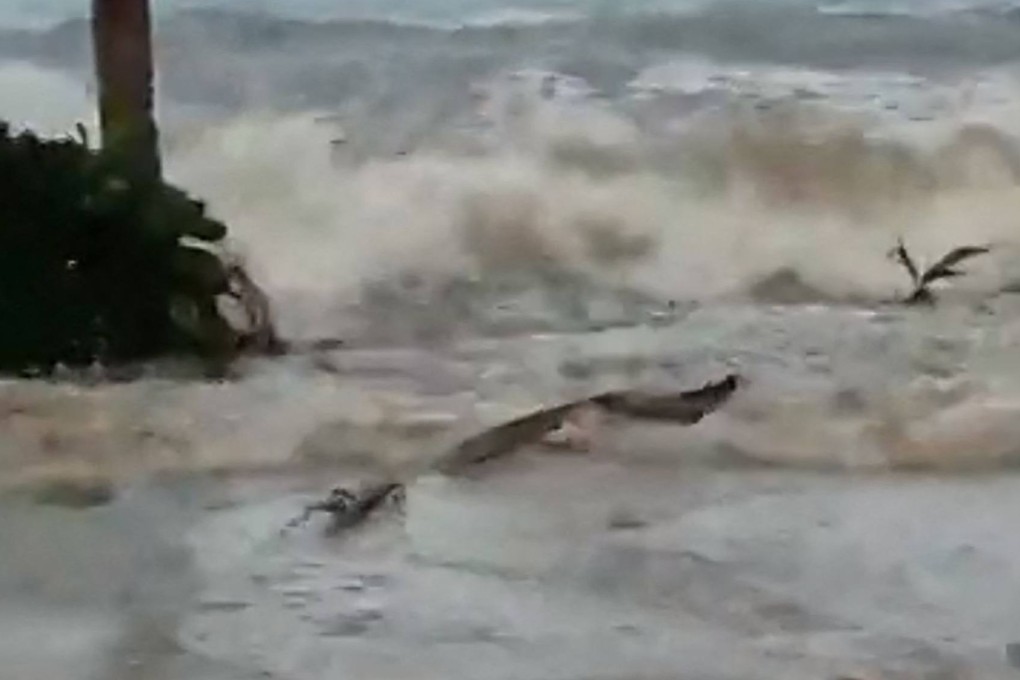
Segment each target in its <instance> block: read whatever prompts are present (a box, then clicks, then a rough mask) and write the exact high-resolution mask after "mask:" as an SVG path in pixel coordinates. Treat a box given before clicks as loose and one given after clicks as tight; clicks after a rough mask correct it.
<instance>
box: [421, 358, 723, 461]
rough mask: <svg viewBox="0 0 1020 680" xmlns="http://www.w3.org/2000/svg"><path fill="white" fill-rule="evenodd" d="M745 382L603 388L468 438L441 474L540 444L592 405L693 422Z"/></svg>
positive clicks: (643, 416)
mask: <svg viewBox="0 0 1020 680" xmlns="http://www.w3.org/2000/svg"><path fill="white" fill-rule="evenodd" d="M741 382H742V380H741V378H740V377H739V376H737V375H735V374H730V375H727V376H726V377H725V378H723V379H722V380H719V381H717V382H710V383H708V384H706V385H704V386H703V387H701V388H699V389H696V390H690V391H687V392H675V393H670V394H650V393H646V392H640V391H637V390H627V391H613V392H604V393H602V394H599V395H596V396H594V397H588V398H586V399H581V400H578V401H573V402H569V403H567V404H562V405H560V406H555V407H553V408H546V409H540V410H538V411H535V412H533V413H530V414H528V415H525V416H522V417H520V418H515V419H514V420H511V421H509V422H507V423H503V424H502V425H498V426H496V427H493V428H490V429H488V430H485V431H484V432H482V433H480V434H478V435H475V436H474V437H470V438H469V439H466V440H465V441H463V442H461V443H460V444H458V445H457V446H455V447H454V448H453V449H451V450H450V451H449V452H448V453H447V454H446V456H444V457H443V458H442V459H441V460H440V462H439V464H438V465H437V467H438V469H439V470H440V471H441V472H445V473H453V472H456V471H458V470H461V469H463V468H465V467H467V466H471V465H475V464H478V463H482V462H485V461H487V460H490V459H493V458H497V457H499V456H503V455H506V454H508V453H512V452H514V451H516V450H517V449H519V448H520V447H522V446H526V445H528V444H535V443H538V442H539V441H540V440H541V439H542V438H543V437H545V436H546V435H548V434H550V433H551V432H552V431H553V430H555V429H557V428H560V427H562V426H563V424H564V422H565V421H566V419H567V417H568V416H569V415H570V414H572V413H573V412H575V411H576V410H578V409H581V408H585V407H590V406H591V405H595V406H597V407H599V408H601V409H602V410H604V411H606V412H608V413H613V414H617V415H622V416H625V417H628V418H636V419H642V420H658V421H671V422H675V423H679V424H681V425H693V424H695V423H697V422H699V421H700V420H701V419H702V418H704V417H705V416H706V415H707V414H709V413H711V412H712V411H714V410H716V409H717V408H719V406H721V405H722V404H723V403H724V402H726V401H727V400H728V399H729V398H730V396H732V394H733V393H734V392H735V391H736V390H737V388H738V387H739V386H740V384H741Z"/></svg>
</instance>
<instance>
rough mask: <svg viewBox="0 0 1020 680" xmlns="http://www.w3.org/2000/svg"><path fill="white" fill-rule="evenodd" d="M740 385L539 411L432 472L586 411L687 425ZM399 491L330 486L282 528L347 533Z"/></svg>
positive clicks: (625, 394) (476, 459)
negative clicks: (318, 520)
mask: <svg viewBox="0 0 1020 680" xmlns="http://www.w3.org/2000/svg"><path fill="white" fill-rule="evenodd" d="M742 382H743V381H742V379H741V378H740V377H739V376H737V375H733V374H730V375H727V376H726V377H725V378H723V379H722V380H719V381H717V382H710V383H707V384H706V385H704V386H703V387H700V388H698V389H696V390H690V391H687V392H676V393H671V394H664V395H654V394H647V393H644V392H639V391H636V390H628V391H617V392H604V393H602V394H599V395H596V396H594V397H588V398H586V399H580V400H577V401H572V402H569V403H566V404H562V405H560V406H556V407H553V408H545V409H539V410H538V411H535V412H533V413H529V414H528V415H525V416H522V417H520V418H515V419H513V420H511V421H509V422H506V423H503V424H502V425H497V426H496V427H492V428H489V429H487V430H485V431H483V432H481V433H479V434H477V435H475V436H473V437H469V438H468V439H465V440H464V441H462V442H460V443H459V444H457V445H456V446H454V447H453V448H452V449H450V450H449V451H448V452H447V453H446V454H445V455H443V456H441V457H440V459H439V461H438V462H437V463H436V464H435V465H434V466H433V468H434V469H435V470H437V471H439V472H441V473H443V474H447V475H451V474H457V473H459V472H462V471H464V470H465V469H467V468H470V467H472V466H474V465H478V464H480V463H484V462H486V461H489V460H492V459H494V458H498V457H500V456H504V455H507V454H510V453H513V452H514V451H516V450H518V449H520V448H521V447H523V446H527V445H529V444H537V443H538V442H539V441H540V440H542V439H543V438H544V437H546V436H547V435H548V434H549V433H551V432H552V431H553V430H555V429H557V428H560V427H562V426H563V425H564V423H565V422H566V421H567V419H568V418H569V417H570V416H571V414H573V413H575V412H577V411H578V410H581V409H590V408H592V407H594V408H596V409H600V410H603V411H606V412H608V413H613V414H617V415H622V416H624V417H628V418H637V419H642V420H656V421H669V422H675V423H678V424H680V425H693V424H695V423H697V422H699V421H700V420H701V419H702V418H704V417H705V416H706V415H708V414H709V413H711V412H712V411H715V410H716V409H718V408H719V407H720V406H721V405H722V404H723V403H725V402H726V401H727V400H728V399H729V398H730V397H731V396H732V395H733V393H734V392H735V391H736V390H737V388H738V387H740V385H741V383H742ZM404 489H405V485H404V484H402V483H400V482H395V481H388V482H381V483H373V484H369V485H367V486H365V487H363V488H361V489H359V490H355V491H352V490H349V489H345V488H343V487H336V488H334V489H333V490H332V491H331V492H330V494H329V496H328V497H327V498H326V499H325V500H323V501H320V502H318V503H313V504H311V505H308V506H306V507H305V509H304V512H303V513H302V514H301V515H300V516H299V517H297V518H295V519H293V520H291V521H290V522H288V524H287V526H288V527H296V526H299V525H301V524H304V523H305V522H307V521H308V520H309V519H310V518H311V516H312V514H314V513H316V512H325V513H328V514H330V515H331V516H332V518H333V521H332V524H331V527H330V531H331V533H335V532H337V531H340V530H343V529H349V528H351V527H353V526H355V525H357V524H359V523H361V522H363V521H364V520H365V519H367V518H368V517H369V516H370V515H371V514H372V513H373V512H374V511H375V510H377V509H378V508H379V507H381V506H382V505H383V503H384V502H385V501H386V500H387V499H389V498H397V499H398V500H399V499H401V498H402V494H403V492H404Z"/></svg>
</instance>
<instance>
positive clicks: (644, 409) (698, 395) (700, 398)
mask: <svg viewBox="0 0 1020 680" xmlns="http://www.w3.org/2000/svg"><path fill="white" fill-rule="evenodd" d="M739 386H740V378H739V376H737V375H734V374H730V375H727V376H726V377H725V378H723V379H722V380H719V381H717V382H710V383H707V384H706V385H705V386H703V387H701V388H699V389H696V390H690V391H687V392H675V393H672V394H658V395H657V394H648V393H645V392H637V391H626V392H606V393H605V394H600V395H598V396H596V397H592V398H591V399H590V400H589V401H591V402H592V403H594V404H597V405H599V406H601V407H602V408H604V409H605V410H606V411H609V412H610V413H615V414H619V415H623V416H627V417H628V418H635V419H639V420H660V421H670V422H675V423H679V424H681V425H694V424H695V423H697V422H699V421H700V420H701V419H702V418H704V417H705V416H706V415H707V414H709V413H711V412H712V411H714V410H716V409H717V408H719V407H720V406H721V405H722V404H723V403H725V402H726V401H727V400H728V399H729V398H730V397H731V396H732V395H733V393H734V392H736V390H737V388H738V387H739Z"/></svg>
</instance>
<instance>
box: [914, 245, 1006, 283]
mask: <svg viewBox="0 0 1020 680" xmlns="http://www.w3.org/2000/svg"><path fill="white" fill-rule="evenodd" d="M988 252H990V249H989V248H987V247H985V246H961V247H959V248H954V249H953V250H951V251H949V252H948V253H946V254H945V255H944V256H943V257H942V259H941V260H939V261H938V262H936V263H935V264H933V265H932V266H931V267H929V268H928V269H927V270H926V271H925V272H924V275H923V276H922V277H921V282H920V283H921V285H922V286H923V285H927V284H929V283H931V282H933V281H937V280H938V279H946V278H951V277H954V276H960V275H961V274H962V273H963V272H960V271H958V270H956V269H953V265H956V264H959V263H960V262H963V261H964V260H967V259H969V258H972V257H975V256H977V255H984V254H985V253H988Z"/></svg>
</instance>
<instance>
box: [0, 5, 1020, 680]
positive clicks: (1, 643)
mask: <svg viewBox="0 0 1020 680" xmlns="http://www.w3.org/2000/svg"><path fill="white" fill-rule="evenodd" d="M155 4H156V5H157V7H156V9H157V12H156V13H157V15H158V20H157V25H156V41H155V42H156V62H157V74H158V78H157V92H158V95H159V96H158V113H159V123H160V131H161V135H162V143H163V150H164V160H165V164H164V165H165V167H166V169H167V173H168V175H169V177H170V179H171V180H172V181H174V182H176V183H178V184H180V185H181V186H182V187H184V188H186V189H187V190H188V191H190V192H193V193H194V194H196V195H197V196H199V197H201V198H203V199H205V200H207V201H208V206H209V209H210V211H211V212H212V213H213V214H214V215H216V216H217V217H220V218H222V219H223V220H224V221H225V222H226V223H227V224H229V226H230V233H231V236H232V240H233V242H234V243H233V244H232V245H233V247H234V248H236V249H238V250H239V251H241V254H242V255H243V256H244V257H245V258H246V261H247V263H248V264H249V265H250V269H251V271H252V273H253V276H254V277H255V278H256V279H257V280H258V281H259V282H260V283H262V284H263V285H264V286H265V288H266V289H267V291H268V293H269V294H270V295H271V297H272V299H273V301H274V304H275V307H276V311H277V313H278V316H279V321H280V326H281V331H282V333H283V335H285V336H286V337H290V338H298V339H301V338H314V337H324V336H328V337H340V338H343V339H344V340H345V341H346V342H347V345H346V346H345V348H344V349H342V350H339V351H336V352H331V353H328V354H324V355H316V356H312V355H308V356H294V357H287V358H282V359H274V360H258V361H249V362H245V363H243V364H241V365H239V366H238V367H237V369H238V372H237V373H238V374H237V376H236V377H235V378H234V379H232V380H230V381H226V382H220V383H215V382H207V381H203V380H202V379H200V378H199V377H198V376H197V372H196V371H194V370H189V369H188V368H187V367H182V366H176V365H171V364H159V365H151V366H144V367H131V370H126V371H122V372H118V375H117V376H106V377H115V378H118V379H117V380H105V381H104V380H101V379H100V378H102V377H103V376H98V375H94V374H91V373H89V372H85V373H84V374H80V375H64V376H61V377H60V379H59V380H54V381H51V382H44V381H36V382H28V381H19V380H13V379H12V380H5V381H3V382H0V680H7V678H11V680H51V679H52V680H66V679H68V678H72V679H74V680H78V679H82V680H108V679H113V680H119V679H121V678H123V679H125V680H127V679H130V680H241V679H244V680H248V679H254V678H279V679H283V680H326V679H330V680H332V679H334V678H368V679H371V680H427V679H428V678H436V679H437V680H439V679H442V680H497V679H499V680H521V679H534V680H639V679H640V680H652V679H655V680H659V679H661V680H666V679H667V678H668V679H670V680H674V679H677V678H680V679H682V680H715V679H726V680H749V679H757V678H762V679H766V678H767V679H770V680H771V679H775V678H782V679H783V680H799V679H800V678H804V679H805V680H807V679H811V680H822V679H827V680H828V679H831V680H835V679H836V678H847V679H849V678H854V679H857V680H878V679H880V678H881V679H887V680H888V679H903V680H907V679H911V680H914V679H922V678H923V679H927V680H935V679H938V680H949V679H958V678H960V679H962V678H966V679H968V680H971V679H973V680H978V679H980V680H985V679H992V680H994V679H996V678H1009V677H1014V676H1015V674H1016V673H1017V672H1020V671H1017V670H1016V668H1015V667H1014V666H1012V665H1011V664H1012V663H1014V662H1016V663H1020V659H1018V658H1020V648H1018V647H1016V646H1015V645H1016V643H1017V642H1020V618H1018V617H1017V615H1016V613H1017V612H1018V611H1020V601H1018V598H1020V595H1018V593H1020V573H1018V569H1020V567H1018V566H1017V565H1020V543H1018V542H1017V541H1016V540H1015V536H1016V528H1015V525H1016V519H1015V518H1016V517H1017V516H1018V515H1020V513H1018V512H1017V511H1018V510H1020V507H1018V505H1020V475H1018V467H1017V461H1018V460H1020V445H1018V442H1020V372H1018V370H1017V361H1016V356H1017V355H1018V353H1020V323H1018V321H1017V320H1018V319H1020V315H1018V311H1020V301H1018V300H1017V297H1016V296H1017V291H1018V290H1020V285H1018V282H1020V225H1018V223H1017V216H1018V215H1020V190H1018V182H1020V145H1018V143H1017V138H1018V136H1020V127H1018V124H1017V121H1020V116H1018V115H1017V112H1018V110H1020V106H1018V104H1020V88H1018V87H1017V84H1018V82H1020V79H1018V78H1017V76H1018V74H1020V69H1018V67H1017V64H1018V63H1020V52H1018V51H1017V50H1018V45H1020V41H1018V40H1017V20H1018V14H1017V12H1016V9H1015V8H1014V7H1013V6H1012V5H1011V4H1010V3H1009V2H984V1H982V2H969V1H963V2H956V1H954V2H942V1H939V2H928V1H925V2H922V1H921V0H897V1H895V2H894V1H891V0H882V1H877V0H876V1H871V0H867V1H864V0H852V1H850V2H842V1H839V2H835V1H829V0H821V1H812V0H804V1H800V0H797V1H791V2H786V1H783V2H760V1H754V2H741V1H736V2H729V1H726V2H712V1H709V2H687V1H686V0H641V2H637V1H636V0H635V1H634V2H628V3H622V2H620V3H616V4H614V5H612V6H610V5H608V4H607V3H603V2H589V1H588V0H573V1H571V0H549V1H547V2H542V1H532V0H528V1H527V2H518V1H517V0H513V1H511V0H422V1H421V2H415V3H400V2H386V1H384V0H343V1H342V2H321V1H320V0H315V1H314V2H313V1H311V0H309V1H308V2H296V1H295V2H292V3H286V5H287V6H286V7H284V6H283V3H278V2H275V1H274V0H265V1H264V2H259V3H257V6H255V5H252V4H251V3H239V2H237V0H208V1H205V0H173V1H169V2H166V3H161V2H159V1H158V0H157V2H155ZM241 5H243V7H242V6H241ZM83 16H84V6H83V5H82V3H79V2H75V3H72V2H69V1H68V0H46V1H45V2H35V1H34V0H33V1H32V2H27V1H26V2H14V3H13V4H11V3H4V6H3V7H0V117H2V118H4V119H9V120H11V121H12V122H13V123H14V124H15V126H23V125H27V126H31V127H33V128H35V129H37V130H39V131H41V132H45V133H50V134H61V133H63V132H65V131H68V130H71V129H73V125H74V123H75V122H76V121H78V120H83V121H85V123H86V124H87V125H88V127H89V129H92V130H94V127H95V126H94V125H93V124H92V123H94V120H93V119H94V102H93V94H94V88H93V87H92V85H91V69H90V66H89V64H90V63H91V61H90V59H91V57H90V51H89V44H88V33H87V29H88V26H87V23H86V22H84V21H82V18H83ZM93 136H94V137H95V135H93ZM899 237H903V238H904V239H905V241H906V243H907V246H908V247H909V249H910V251H911V252H912V253H914V255H915V256H916V257H917V259H918V260H921V261H923V262H925V263H931V262H933V261H934V260H935V258H937V257H938V256H940V255H941V254H942V253H945V252H946V251H947V250H948V249H950V248H953V247H955V246H959V245H964V244H988V245H991V247H992V252H991V253H990V254H989V255H987V256H982V257H980V258H975V259H973V260H971V261H968V262H967V263H965V264H964V265H963V267H962V268H963V269H965V270H966V275H964V276H960V277H957V278H955V279H953V280H952V281H950V282H949V285H947V286H946V288H945V290H942V289H940V290H939V296H940V304H939V305H938V306H936V307H935V308H932V309H922V308H904V307H902V306H899V305H896V304H891V303H890V302H889V301H890V300H893V299H895V298H898V297H901V296H903V295H905V294H907V293H909V289H908V280H907V278H906V276H905V274H904V272H903V271H902V270H901V269H900V268H899V267H898V266H897V265H896V264H895V263H894V262H892V261H891V260H890V259H889V258H888V257H887V252H888V250H889V249H890V248H891V247H892V246H893V245H894V244H895V243H896V241H897V238H899ZM733 371H736V372H739V373H740V374H742V375H743V376H745V378H747V380H748V382H747V385H746V387H745V388H744V389H743V390H742V391H741V392H739V393H738V394H737V396H736V397H735V398H734V399H733V400H732V401H731V402H730V403H728V404H727V405H726V406H725V407H724V408H723V409H721V410H720V411H719V412H717V413H714V414H712V415H710V416H709V417H707V418H705V419H704V420H703V421H702V422H701V423H699V424H697V425H696V426H693V427H688V428H682V427H670V426H664V425H655V426H652V425H642V424H636V423H627V422H612V421H611V422H608V423H606V425H605V427H604V428H603V429H602V430H601V431H599V432H598V433H597V436H596V437H595V438H594V445H593V447H592V450H590V451H588V452H571V451H562V450H545V449H532V450H526V451H523V452H521V453H520V454H518V455H514V456H511V457H508V458H507V459H505V460H501V461H498V462H495V463H493V464H492V465H488V466H485V467H484V468H480V469H478V470H477V471H476V472H475V473H473V474H472V475H470V476H468V477H464V478H456V479H454V478H446V477H442V476H439V475H434V474H426V473H425V472H423V471H425V470H428V469H429V467H428V463H429V462H430V461H432V460H433V459H434V457H435V456H438V455H440V454H441V453H442V452H443V451H444V449H445V448H446V447H448V446H450V445H452V444H453V443H455V442H456V441H458V439H459V438H460V437H464V436H468V435H470V434H473V433H475V432H477V431H478V430H479V429H481V428H484V427H487V426H489V425H493V424H496V423H499V422H501V421H503V420H504V419H507V418H511V417H514V416H516V415H518V414H522V413H525V412H527V411H528V410H530V409H534V408H536V407H538V406H541V405H552V404H555V403H557V402H559V401H561V400H563V399H575V398H579V397H582V396H585V395H590V394H593V393H597V392H599V391H602V390H605V389H609V388H620V387H634V388H641V387H643V388H648V389H664V390H665V389H670V390H677V389H691V388H694V387H697V386H700V385H701V384H703V383H704V382H705V381H708V380H712V379H718V378H719V377H721V376H722V375H724V374H726V373H729V372H733ZM125 378H131V379H130V380H127V379H125ZM379 476H396V477H399V478H401V479H404V480H405V481H407V483H408V490H407V498H406V503H405V505H404V507H403V508H399V507H388V508H386V509H385V510H384V511H382V512H380V513H379V515H378V516H377V517H375V518H373V520H372V521H370V522H368V523H366V524H365V525H364V526H361V527H359V528H357V529H356V530H354V531H351V532H349V533H345V534H342V535H338V536H329V535H326V534H325V533H324V531H323V529H324V527H323V525H322V519H323V518H313V520H312V521H311V522H310V523H309V524H307V525H305V526H302V527H296V528H292V529H289V530H286V531H284V528H285V526H286V524H287V523H288V521H289V520H291V519H292V518H293V517H295V516H296V515H298V514H300V512H301V510H302V508H303V506H304V505H305V504H306V503H308V502H310V501H312V500H314V499H318V498H320V497H322V495H323V494H325V493H327V492H328V490H329V489H330V488H331V487H333V486H334V485H337V484H347V483H354V482H357V481H359V480H363V479H367V478H378V477H379ZM1011 645H1013V646H1011ZM1010 650H1012V652H1011V651H1010Z"/></svg>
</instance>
